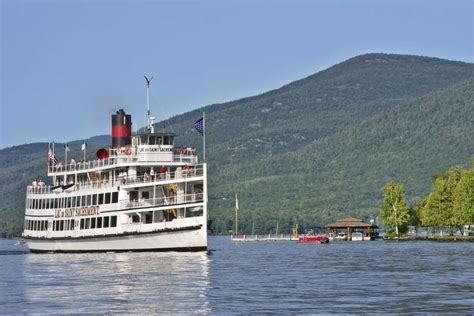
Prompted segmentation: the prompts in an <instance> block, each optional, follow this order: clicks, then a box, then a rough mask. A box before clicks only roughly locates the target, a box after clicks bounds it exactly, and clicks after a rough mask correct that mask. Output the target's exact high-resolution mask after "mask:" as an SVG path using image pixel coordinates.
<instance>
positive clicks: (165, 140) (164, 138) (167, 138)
mask: <svg viewBox="0 0 474 316" xmlns="http://www.w3.org/2000/svg"><path fill="white" fill-rule="evenodd" d="M169 144H170V137H169V136H164V137H163V145H169Z"/></svg>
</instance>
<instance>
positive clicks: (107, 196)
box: [105, 193, 110, 204]
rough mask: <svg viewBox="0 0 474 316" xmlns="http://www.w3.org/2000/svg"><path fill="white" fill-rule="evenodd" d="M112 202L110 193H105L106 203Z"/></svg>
mask: <svg viewBox="0 0 474 316" xmlns="http://www.w3.org/2000/svg"><path fill="white" fill-rule="evenodd" d="M109 203H110V193H105V204H109Z"/></svg>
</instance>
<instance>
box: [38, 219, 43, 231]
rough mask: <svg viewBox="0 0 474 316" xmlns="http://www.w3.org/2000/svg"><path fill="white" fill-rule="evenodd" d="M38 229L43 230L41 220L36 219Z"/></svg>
mask: <svg viewBox="0 0 474 316" xmlns="http://www.w3.org/2000/svg"><path fill="white" fill-rule="evenodd" d="M38 230H43V221H38Z"/></svg>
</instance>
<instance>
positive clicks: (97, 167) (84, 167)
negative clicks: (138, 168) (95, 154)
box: [48, 145, 198, 176]
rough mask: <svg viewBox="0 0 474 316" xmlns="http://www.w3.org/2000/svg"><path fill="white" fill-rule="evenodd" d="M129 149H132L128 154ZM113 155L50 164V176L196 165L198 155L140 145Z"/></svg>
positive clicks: (182, 150) (118, 151) (192, 151)
mask: <svg viewBox="0 0 474 316" xmlns="http://www.w3.org/2000/svg"><path fill="white" fill-rule="evenodd" d="M127 150H129V151H131V152H130V154H127V152H126V151H127ZM110 151H111V153H112V155H111V156H110V157H108V158H102V159H97V160H91V161H85V162H77V163H70V164H65V165H63V164H58V165H55V166H48V176H59V175H63V174H66V173H67V174H71V173H83V172H89V171H101V170H106V169H112V168H117V167H127V166H133V165H142V166H147V165H156V164H161V165H196V164H198V157H197V155H196V153H195V151H194V150H189V149H176V148H172V147H169V148H164V147H161V148H160V147H159V146H156V145H155V146H146V145H140V146H137V147H125V148H123V149H111V150H110Z"/></svg>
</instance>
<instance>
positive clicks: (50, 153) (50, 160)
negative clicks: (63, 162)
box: [48, 144, 59, 166]
mask: <svg viewBox="0 0 474 316" xmlns="http://www.w3.org/2000/svg"><path fill="white" fill-rule="evenodd" d="M58 162H59V161H58V158H56V155H55V154H54V149H53V148H52V147H51V144H49V148H48V163H49V165H50V166H55V165H56V164H57V163H58Z"/></svg>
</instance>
